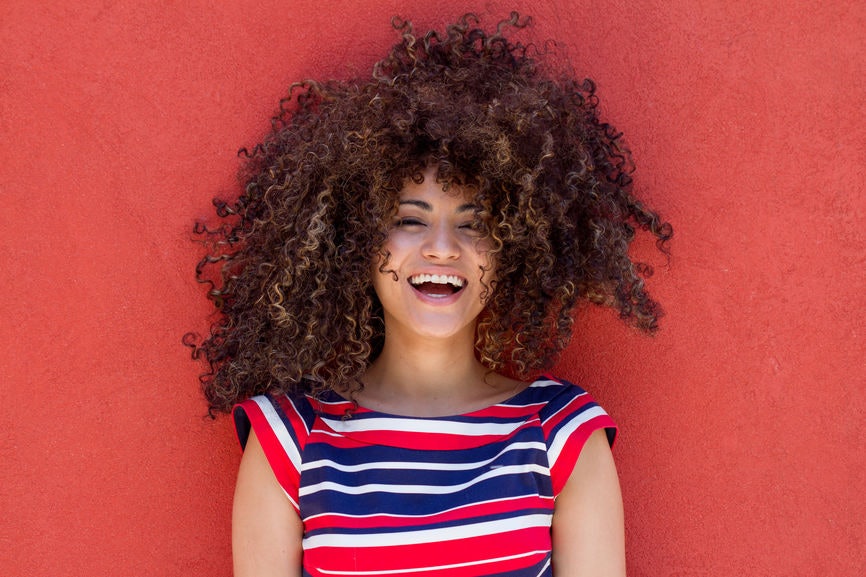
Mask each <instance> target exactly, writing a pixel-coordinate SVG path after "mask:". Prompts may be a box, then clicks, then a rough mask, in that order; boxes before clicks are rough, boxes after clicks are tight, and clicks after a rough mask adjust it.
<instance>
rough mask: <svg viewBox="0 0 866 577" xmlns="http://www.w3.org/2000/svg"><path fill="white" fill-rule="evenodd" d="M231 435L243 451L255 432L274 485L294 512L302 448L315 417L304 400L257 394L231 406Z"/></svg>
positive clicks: (296, 507) (296, 506)
mask: <svg viewBox="0 0 866 577" xmlns="http://www.w3.org/2000/svg"><path fill="white" fill-rule="evenodd" d="M232 415H233V417H234V424H235V432H236V433H237V436H238V440H239V441H240V444H241V449H244V448H245V447H246V444H247V440H248V439H249V436H250V430H252V431H255V433H256V438H258V440H259V443H260V444H261V446H262V449H263V450H264V453H265V457H266V458H267V460H268V463H269V464H270V466H271V470H272V471H273V472H274V477H276V479H277V482H278V483H279V484H280V486H281V487H282V488H283V490H284V491H285V492H286V495H287V496H288V498H289V500H290V501H291V503H292V506H293V507H294V508H295V509H296V510H297V509H298V487H299V486H300V476H301V473H300V471H301V463H302V461H303V452H304V445H305V444H306V442H307V437H308V436H309V434H310V428H311V426H312V422H313V419H314V418H315V414H314V413H313V411H312V408H311V407H310V405H309V403H308V402H307V401H306V399H304V398H301V399H294V400H293V399H290V398H288V397H286V396H279V397H270V396H264V395H259V396H256V397H252V398H250V399H247V400H246V401H244V402H242V403H239V404H237V405H235V407H234V409H233V411H232Z"/></svg>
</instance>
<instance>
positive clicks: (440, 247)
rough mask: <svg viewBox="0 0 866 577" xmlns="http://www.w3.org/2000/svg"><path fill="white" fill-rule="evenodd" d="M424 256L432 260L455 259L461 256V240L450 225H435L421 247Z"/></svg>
mask: <svg viewBox="0 0 866 577" xmlns="http://www.w3.org/2000/svg"><path fill="white" fill-rule="evenodd" d="M421 250H422V253H423V254H424V258H427V259H430V260H455V259H458V258H460V242H459V241H458V239H457V237H456V234H455V231H453V230H452V229H451V227H449V226H444V225H439V224H436V225H433V226H431V227H430V229H429V232H428V233H427V235H426V236H425V238H424V243H423V245H422V247H421Z"/></svg>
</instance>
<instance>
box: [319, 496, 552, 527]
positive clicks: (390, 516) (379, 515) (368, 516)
mask: <svg viewBox="0 0 866 577" xmlns="http://www.w3.org/2000/svg"><path fill="white" fill-rule="evenodd" d="M527 497H533V498H537V499H539V500H540V501H551V500H553V498H552V497H542V496H540V495H538V494H537V493H535V494H533V493H527V494H526V495H515V496H514V497H503V498H501V499H489V500H487V501H477V502H474V503H467V504H465V505H460V506H457V507H451V508H449V509H443V510H442V511H434V512H433V513H428V514H425V515H410V514H405V515H397V514H394V513H369V514H366V515H349V514H347V513H319V514H318V515H311V516H309V517H307V518H305V519H304V521H311V520H313V519H318V518H319V517H336V518H340V519H417V520H419V521H420V520H422V519H426V518H428V517H436V516H438V515H446V514H448V513H453V512H454V511H460V510H461V509H469V508H472V507H482V506H485V505H490V504H492V503H502V502H505V501H519V500H521V499H526V498H527Z"/></svg>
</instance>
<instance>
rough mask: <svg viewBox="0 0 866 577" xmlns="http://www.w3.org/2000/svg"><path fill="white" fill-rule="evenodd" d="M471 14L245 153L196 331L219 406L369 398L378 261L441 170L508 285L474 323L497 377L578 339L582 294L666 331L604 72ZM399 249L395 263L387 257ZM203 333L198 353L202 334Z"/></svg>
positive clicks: (339, 89)
mask: <svg viewBox="0 0 866 577" xmlns="http://www.w3.org/2000/svg"><path fill="white" fill-rule="evenodd" d="M528 21H529V19H528V18H527V19H524V20H520V19H519V17H518V14H517V13H512V14H511V17H510V18H509V19H508V20H506V21H503V22H501V23H500V24H499V25H498V26H497V29H496V31H495V32H494V33H487V32H485V31H484V30H483V29H481V28H480V27H479V25H478V18H477V17H475V16H474V15H472V14H469V15H466V16H464V17H463V18H462V19H460V20H459V21H458V22H457V23H456V24H452V25H450V26H448V27H447V28H446V29H445V32H444V34H443V33H439V32H436V31H430V32H427V33H426V34H425V35H424V36H423V37H417V36H416V35H415V32H414V30H413V27H412V25H411V23H409V22H407V21H401V20H398V19H395V20H394V21H393V22H392V23H393V25H394V27H395V29H397V30H398V31H399V32H400V33H401V36H402V38H401V41H400V42H399V43H398V44H396V45H395V46H394V47H393V48H392V50H391V51H390V53H389V54H388V55H387V57H386V58H385V59H383V60H381V61H380V62H378V63H377V64H376V65H375V66H374V68H373V74H372V77H371V78H367V79H356V80H352V81H348V82H341V81H334V80H332V81H328V82H323V83H320V82H315V81H306V82H302V83H298V84H295V85H293V86H292V88H291V90H290V92H289V96H288V97H287V98H285V99H283V100H282V101H281V103H280V109H279V112H278V114H277V115H276V116H275V117H274V119H273V120H272V131H271V133H270V134H269V136H267V138H266V139H265V140H264V141H263V142H262V143H261V144H259V145H257V146H256V147H255V148H254V149H253V150H252V151H251V152H247V151H244V152H246V156H247V157H248V161H247V163H246V173H245V176H244V178H245V179H246V182H247V184H246V187H245V190H244V191H243V193H242V194H241V195H240V197H239V198H238V199H237V200H235V201H232V202H228V201H224V200H219V199H216V200H214V204H215V206H216V212H217V215H218V216H219V217H220V218H221V219H223V222H222V225H221V226H219V227H218V228H208V227H206V226H204V225H202V224H198V225H197V226H196V232H198V233H199V234H202V235H204V236H205V237H206V238H207V239H209V241H210V242H209V243H208V244H209V246H210V247H211V248H210V252H209V254H208V255H207V256H205V257H204V258H203V259H202V261H201V262H200V263H199V265H198V267H197V269H196V276H197V278H198V280H199V281H200V282H204V283H207V284H208V285H209V291H208V297H209V298H210V299H211V300H212V301H213V303H214V304H215V306H216V308H217V309H218V312H219V313H220V314H219V317H218V319H217V320H216V321H215V323H214V324H213V325H212V327H211V330H210V335H209V336H208V337H207V338H205V339H203V340H202V339H197V338H195V337H194V336H193V335H188V336H187V337H186V343H187V344H188V345H189V346H191V347H192V348H193V349H194V352H193V356H194V357H196V358H201V357H204V359H205V360H206V361H207V363H208V364H209V366H210V371H209V372H208V373H206V374H205V375H202V377H201V379H202V384H203V389H204V393H205V396H206V398H207V400H208V402H209V406H210V411H211V414H213V413H214V412H225V411H229V410H230V409H231V407H232V405H233V404H234V403H236V402H237V401H239V400H242V399H244V398H247V397H249V396H252V395H255V394H261V393H265V392H268V393H284V392H294V391H300V390H304V391H311V392H314V393H315V392H316V391H320V390H322V389H325V388H335V389H338V390H358V389H359V387H361V383H360V377H361V375H362V374H363V373H364V371H365V370H366V369H367V367H368V366H369V364H370V362H372V360H374V359H375V358H376V356H377V355H378V353H379V351H380V350H381V347H382V344H383V338H384V337H383V334H384V331H383V328H384V327H383V320H382V310H381V304H380V303H379V301H378V299H377V297H376V295H375V292H374V290H373V286H372V279H371V278H370V276H371V275H370V263H371V262H372V259H373V258H376V255H377V254H381V247H382V246H383V243H384V241H385V240H386V237H387V234H388V227H389V223H390V220H391V217H392V215H393V214H394V211H395V209H396V199H397V196H398V194H399V191H400V189H401V188H402V187H403V184H404V183H405V182H406V180H407V179H409V178H415V179H416V180H417V179H418V178H420V174H421V172H422V171H423V170H424V168H425V167H426V166H430V165H436V166H437V167H438V173H437V177H438V179H440V180H441V181H442V182H443V183H444V185H445V186H449V185H456V186H471V188H472V190H473V192H475V194H476V202H477V203H478V204H479V205H480V206H481V207H482V211H483V212H484V213H485V215H484V216H485V217H486V221H487V222H488V223H489V225H488V227H487V231H486V234H488V235H490V236H491V237H492V239H493V240H494V246H495V249H494V253H495V259H496V278H495V280H494V281H492V282H491V294H490V295H489V299H488V302H487V306H486V309H485V311H484V312H483V313H482V316H481V318H480V319H479V321H478V324H477V342H476V346H477V354H478V357H479V359H480V360H481V361H482V362H483V363H484V364H485V365H486V366H487V367H488V368H489V369H490V370H494V371H500V372H504V373H506V374H509V375H512V376H515V377H522V378H527V377H530V376H531V375H533V374H534V373H537V372H539V371H542V370H544V369H546V368H548V367H549V366H550V365H551V364H552V363H553V361H554V360H555V358H556V356H557V354H558V353H559V352H560V351H561V350H562V349H563V347H565V345H566V344H567V342H568V340H569V337H570V335H571V328H572V323H573V314H574V309H575V306H576V304H577V303H578V301H579V300H580V299H585V300H587V301H590V302H592V303H596V304H600V305H605V306H610V307H612V308H614V309H616V310H618V311H619V314H620V316H621V317H622V318H623V319H625V320H626V321H628V322H630V323H632V324H633V325H635V326H637V327H639V328H641V329H643V330H645V331H647V332H652V331H654V330H655V329H656V326H657V319H658V317H659V314H660V313H659V308H658V306H657V304H656V303H655V302H654V301H653V300H652V299H651V298H650V297H649V296H648V294H647V292H646V291H645V288H644V282H643V277H646V276H648V275H649V274H651V271H650V270H649V267H646V266H644V265H641V264H639V263H634V262H632V261H631V259H630V258H629V256H628V247H629V244H630V242H631V240H632V238H633V237H634V234H635V226H637V227H640V228H642V229H644V230H648V231H650V232H651V233H652V234H653V235H655V237H656V238H657V242H658V245H659V247H660V248H661V249H662V250H664V243H665V242H666V241H667V240H668V239H669V238H670V237H671V235H672V230H671V227H670V225H669V224H667V223H665V222H663V221H662V220H661V219H660V218H659V217H658V215H657V214H656V213H655V212H653V211H652V210H650V209H648V208H646V207H645V206H644V205H642V204H641V203H640V202H639V201H638V200H637V199H636V198H635V197H634V196H633V195H632V192H631V189H632V186H631V185H632V179H631V177H630V173H631V172H632V162H631V156H630V153H629V151H628V150H627V149H626V148H625V146H624V145H623V143H622V140H621V134H620V133H619V132H617V131H616V130H615V129H614V128H613V127H612V126H610V125H609V124H606V123H604V122H601V121H600V120H599V116H598V111H597V108H598V99H597V97H596V94H595V86H594V84H593V82H592V81H590V80H582V81H578V80H574V79H572V78H570V77H565V78H553V75H546V74H544V73H543V72H542V70H541V69H540V65H539V63H538V62H537V61H536V59H535V58H532V57H530V55H529V54H528V51H527V47H526V46H524V45H522V44H520V43H512V42H511V41H509V40H508V39H507V38H506V35H505V32H506V30H507V29H509V28H518V29H519V28H523V27H524V26H526V25H527V24H528ZM385 256H386V255H385ZM199 341H200V342H199Z"/></svg>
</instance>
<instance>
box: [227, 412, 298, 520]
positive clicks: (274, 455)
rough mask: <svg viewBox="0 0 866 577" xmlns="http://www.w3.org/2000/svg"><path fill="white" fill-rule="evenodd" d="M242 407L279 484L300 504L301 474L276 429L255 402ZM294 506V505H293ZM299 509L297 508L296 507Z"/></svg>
mask: <svg viewBox="0 0 866 577" xmlns="http://www.w3.org/2000/svg"><path fill="white" fill-rule="evenodd" d="M241 407H242V408H243V410H244V412H245V413H246V415H247V418H249V420H250V424H251V425H252V427H253V430H254V431H255V433H256V438H258V440H259V444H261V446H262V450H263V451H264V453H265V457H266V458H267V459H268V463H269V464H270V466H271V469H272V470H273V472H274V477H276V479H277V482H278V483H279V484H280V486H281V487H282V488H283V489H284V490H285V491H286V493H288V494H289V496H290V497H291V498H292V501H294V503H297V502H298V486H299V485H300V474H299V472H298V470H297V469H295V467H294V465H293V464H292V461H291V459H289V456H288V454H287V453H286V451H285V449H283V446H282V444H281V443H280V441H279V439H278V438H277V435H276V434H275V433H274V429H273V427H272V426H271V424H270V423H268V420H267V417H265V414H264V413H263V412H262V409H261V407H259V406H258V404H256V402H255V401H252V400H249V401H244V402H243V403H241ZM293 506H294V505H293ZM296 509H297V507H296Z"/></svg>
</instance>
